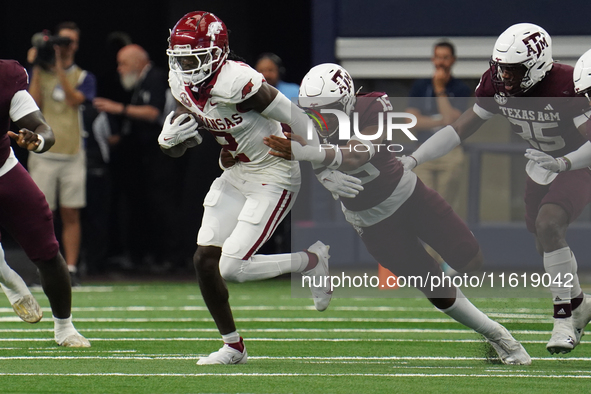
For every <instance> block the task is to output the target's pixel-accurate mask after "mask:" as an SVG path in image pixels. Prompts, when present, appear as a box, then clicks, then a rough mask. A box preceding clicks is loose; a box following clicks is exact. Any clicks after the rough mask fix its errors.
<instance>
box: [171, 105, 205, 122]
mask: <svg viewBox="0 0 591 394" xmlns="http://www.w3.org/2000/svg"><path fill="white" fill-rule="evenodd" d="M183 114H188V115H189V117H187V118H186V119H185V120H183V121H182V122H181V123H180V124H185V123H187V122H188V121H190V120H191V117H193V118H194V119H195V120H197V122H199V119H198V118H197V117H196V116H195V114H194V113H193V112H191V111H189V110H188V109H187V108H185V107H178V108H177V109H176V111H174V116H173V117H172V119H171V120H170V123H171V124H172V122H174V121H175V119H176V118H178V117H179V116H181V115H183Z"/></svg>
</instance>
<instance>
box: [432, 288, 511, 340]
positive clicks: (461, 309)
mask: <svg viewBox="0 0 591 394" xmlns="http://www.w3.org/2000/svg"><path fill="white" fill-rule="evenodd" d="M440 311H441V312H443V313H445V314H446V315H448V316H449V317H451V318H452V319H454V320H455V321H457V322H459V323H462V324H463V325H465V326H466V327H469V328H471V329H473V330H474V331H476V332H477V333H479V334H482V335H484V336H485V337H486V338H492V339H496V338H495V335H496V334H498V333H499V327H500V324H499V323H497V322H495V321H494V320H491V319H490V318H489V317H488V316H486V315H485V314H484V313H483V312H482V311H481V310H480V309H478V308H476V307H475V306H474V305H473V304H472V303H471V302H470V301H469V300H468V299H467V298H466V296H464V294H462V291H461V290H460V289H457V293H456V301H455V302H454V304H453V305H452V306H450V307H449V308H447V309H440Z"/></svg>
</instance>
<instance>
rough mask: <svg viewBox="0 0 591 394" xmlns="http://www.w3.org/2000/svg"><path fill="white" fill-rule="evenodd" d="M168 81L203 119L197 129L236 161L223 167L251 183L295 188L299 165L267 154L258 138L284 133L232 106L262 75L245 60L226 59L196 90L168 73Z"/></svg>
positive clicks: (250, 93)
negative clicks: (230, 165) (207, 132)
mask: <svg viewBox="0 0 591 394" xmlns="http://www.w3.org/2000/svg"><path fill="white" fill-rule="evenodd" d="M168 82H169V84H170V89H171V91H172V94H173V96H174V98H175V99H176V100H177V101H178V102H180V103H181V104H183V105H184V106H185V107H186V108H187V109H188V110H190V111H191V112H193V113H194V114H195V115H196V116H197V117H198V118H199V120H200V121H201V122H202V123H203V125H202V126H200V130H203V129H205V130H207V131H209V132H210V133H211V134H212V135H213V136H214V137H215V139H216V140H217V142H218V143H219V144H220V145H221V146H222V148H223V149H225V150H228V151H229V152H230V153H231V154H232V156H234V157H235V158H237V159H239V160H240V161H239V162H238V163H237V164H236V165H234V166H232V167H231V168H230V169H228V170H226V171H232V172H234V173H235V175H237V176H239V177H241V178H242V179H248V180H249V181H253V182H257V181H260V182H261V183H265V184H275V185H278V186H281V187H282V188H284V189H287V190H290V191H297V190H298V189H299V184H300V169H299V164H298V163H297V162H295V161H287V160H284V159H280V158H278V157H275V156H272V155H270V154H269V147H268V146H266V145H265V144H264V143H263V137H267V136H270V135H277V136H280V137H284V135H283V132H282V125H281V124H280V123H279V122H278V121H276V120H273V119H269V118H266V117H264V116H263V115H261V114H260V113H259V112H257V111H254V110H251V111H247V112H242V111H240V110H239V109H238V108H236V106H237V104H239V103H241V102H243V101H244V100H247V99H248V98H250V97H252V96H253V95H254V94H255V93H256V92H258V90H259V89H260V87H261V85H262V84H263V82H264V79H263V76H262V74H260V73H258V72H257V71H255V70H254V69H252V68H251V67H250V66H249V65H247V64H245V63H242V62H236V61H232V60H228V61H226V62H225V63H224V64H223V65H222V67H221V68H220V69H219V70H218V71H217V72H216V73H215V74H214V75H213V77H212V78H211V79H210V80H209V82H207V83H205V84H204V85H202V86H200V87H199V88H198V89H197V90H195V89H191V88H190V87H188V86H185V85H184V84H183V83H182V81H180V80H179V78H178V77H176V76H175V75H174V74H173V73H169V77H168Z"/></svg>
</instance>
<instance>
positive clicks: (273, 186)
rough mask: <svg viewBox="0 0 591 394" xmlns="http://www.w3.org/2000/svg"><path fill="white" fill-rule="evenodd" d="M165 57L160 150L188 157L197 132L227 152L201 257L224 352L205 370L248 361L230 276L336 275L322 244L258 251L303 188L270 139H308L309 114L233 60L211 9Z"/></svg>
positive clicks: (317, 297)
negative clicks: (166, 96)
mask: <svg viewBox="0 0 591 394" xmlns="http://www.w3.org/2000/svg"><path fill="white" fill-rule="evenodd" d="M167 54H168V56H169V66H170V73H169V84H170V88H171V90H172V93H173V96H174V97H175V99H176V100H177V101H178V103H179V106H178V108H177V111H175V113H171V114H169V115H168V117H167V118H166V121H165V122H164V123H165V124H164V126H163V129H162V133H161V134H160V136H159V138H158V142H159V144H160V146H161V148H162V150H163V151H164V152H165V153H166V154H168V155H169V156H172V157H178V156H180V155H182V154H183V153H184V152H185V150H186V149H187V148H191V147H193V146H195V145H197V144H199V143H200V142H201V141H202V137H201V136H200V135H199V132H198V128H199V129H201V130H207V131H209V132H210V133H211V134H212V135H213V136H214V137H215V138H216V140H217V141H218V143H219V144H220V145H221V146H222V155H221V156H220V166H222V169H224V173H223V174H222V175H221V176H220V177H219V178H217V179H216V180H215V181H214V182H213V183H212V185H211V188H210V190H209V192H208V194H207V195H206V197H205V201H204V203H203V205H204V207H205V211H204V215H203V220H202V223H201V228H200V229H199V233H198V236H197V245H198V247H197V251H196V253H195V256H194V258H193V261H194V264H195V269H196V271H197V277H198V280H199V286H200V289H201V294H202V296H203V299H204V301H205V304H206V305H207V307H208V309H209V312H210V313H211V315H212V317H213V319H214V321H215V323H216V325H217V327H218V329H219V331H220V334H221V335H222V338H223V340H224V346H223V347H222V348H221V349H220V350H219V351H217V352H214V353H212V354H210V355H209V356H207V357H202V358H200V359H199V361H198V362H197V364H200V365H201V364H242V363H245V362H246V361H247V353H246V349H245V347H244V343H243V340H242V338H241V337H240V335H239V334H238V332H237V331H236V326H235V324H234V319H233V317H232V311H231V308H230V304H229V302H228V290H227V288H226V285H225V282H224V279H225V280H229V281H235V282H244V281H252V280H262V279H267V278H272V277H275V276H278V275H281V274H284V273H288V272H302V273H303V275H309V276H325V275H328V258H329V255H328V246H326V245H324V244H323V243H322V242H320V241H318V242H316V243H315V244H313V245H312V246H310V247H309V248H308V250H306V251H303V252H298V253H286V254H276V255H257V254H256V252H257V250H258V249H259V248H260V247H261V246H262V245H263V243H265V242H266V241H267V240H268V239H269V238H270V237H271V235H272V234H273V231H274V230H275V228H276V227H277V225H278V224H279V223H280V222H281V220H283V218H284V217H285V216H286V214H287V213H288V212H289V210H290V209H291V207H292V205H293V203H294V202H295V199H296V196H297V193H298V191H299V188H300V171H299V166H298V164H297V163H293V162H288V161H285V160H282V159H279V158H277V157H274V156H272V155H270V154H269V153H268V151H269V149H268V148H267V147H266V146H265V145H264V143H263V138H264V137H266V136H269V135H278V136H282V135H283V134H282V127H285V128H290V129H291V130H292V131H293V132H295V133H298V132H299V133H305V130H306V124H307V123H306V122H307V117H306V115H305V114H304V112H303V111H301V110H300V109H299V108H298V107H297V106H295V105H294V104H292V103H291V101H289V99H287V98H286V97H285V96H283V95H282V94H281V93H279V92H278V91H277V90H276V89H275V88H273V87H272V86H270V85H269V84H267V83H266V82H265V80H264V78H263V76H262V75H261V74H259V73H258V72H256V71H255V70H253V69H252V68H251V67H250V66H248V65H247V64H245V63H242V62H239V61H234V60H230V59H228V55H229V54H230V49H229V45H228V31H227V29H226V26H225V25H224V23H223V22H222V21H221V20H220V19H219V18H218V17H216V16H215V15H213V14H211V13H208V12H203V11H195V12H191V13H188V14H186V15H185V16H183V17H182V18H181V19H180V20H179V21H178V22H177V24H176V25H175V27H174V28H173V29H172V31H171V34H170V43H169V48H168V50H167ZM282 123H283V125H282ZM230 155H231V158H233V160H231V162H232V164H234V163H235V164H234V165H232V166H231V167H230V168H225V167H224V166H223V164H222V163H223V160H222V158H228V156H230ZM351 179H352V180H353V181H355V178H352V177H351ZM336 192H337V193H339V192H345V193H346V192H352V193H355V192H356V190H355V189H350V190H348V189H347V188H345V190H336ZM311 290H312V295H313V297H314V304H315V306H316V309H318V310H319V311H323V310H325V309H326V308H327V307H328V304H329V302H330V299H331V296H332V294H331V292H330V291H329V289H328V288H327V287H318V288H314V287H312V288H311Z"/></svg>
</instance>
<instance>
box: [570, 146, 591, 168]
mask: <svg viewBox="0 0 591 394" xmlns="http://www.w3.org/2000/svg"><path fill="white" fill-rule="evenodd" d="M564 157H565V158H567V159H568V160H569V161H570V164H571V167H570V171H572V170H579V169H581V168H585V167H589V166H591V142H589V141H587V142H585V143H584V144H583V145H581V147H580V148H579V149H577V150H576V151H574V152H570V153H568V154H566V155H565V156H564Z"/></svg>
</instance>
